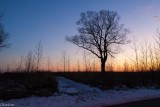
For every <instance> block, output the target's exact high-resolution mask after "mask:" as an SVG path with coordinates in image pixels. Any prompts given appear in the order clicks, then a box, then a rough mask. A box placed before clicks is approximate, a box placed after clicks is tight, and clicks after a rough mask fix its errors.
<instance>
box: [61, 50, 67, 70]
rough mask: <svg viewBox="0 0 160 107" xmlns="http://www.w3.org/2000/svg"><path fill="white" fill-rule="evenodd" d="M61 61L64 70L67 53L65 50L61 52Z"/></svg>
mask: <svg viewBox="0 0 160 107" xmlns="http://www.w3.org/2000/svg"><path fill="white" fill-rule="evenodd" d="M62 61H63V71H64V72H65V71H66V61H67V53H66V51H63V52H62Z"/></svg>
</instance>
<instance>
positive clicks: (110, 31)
mask: <svg viewBox="0 0 160 107" xmlns="http://www.w3.org/2000/svg"><path fill="white" fill-rule="evenodd" d="M119 19H120V16H119V15H118V14H117V12H114V11H108V10H101V11H100V12H95V11H87V12H86V13H81V18H80V19H79V20H78V22H77V25H79V26H80V27H79V29H78V32H79V34H77V35H75V36H71V37H66V40H67V41H69V42H71V43H73V44H75V45H77V46H78V47H81V48H83V49H85V50H87V51H89V52H90V53H92V54H94V55H95V56H97V57H98V58H99V59H100V61H101V72H102V73H104V72H105V63H106V61H107V58H108V55H111V56H113V54H117V53H119V50H118V49H119V48H118V46H119V45H121V44H125V42H126V35H127V34H128V30H127V29H125V28H124V25H123V24H119Z"/></svg>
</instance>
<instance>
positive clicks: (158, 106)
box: [106, 98, 160, 107]
mask: <svg viewBox="0 0 160 107" xmlns="http://www.w3.org/2000/svg"><path fill="white" fill-rule="evenodd" d="M106 107H160V98H156V99H150V100H143V101H136V102H131V103H126V104H120V105H115V106H106Z"/></svg>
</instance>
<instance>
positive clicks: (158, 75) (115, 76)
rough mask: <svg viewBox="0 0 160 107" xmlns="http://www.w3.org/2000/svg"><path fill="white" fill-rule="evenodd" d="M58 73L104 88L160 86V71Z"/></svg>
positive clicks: (58, 74)
mask: <svg viewBox="0 0 160 107" xmlns="http://www.w3.org/2000/svg"><path fill="white" fill-rule="evenodd" d="M56 75H57V76H63V77H66V78H68V79H71V80H74V81H77V82H80V83H84V84H88V85H90V86H92V87H98V88H100V89H104V90H105V89H113V88H116V89H127V88H136V87H155V88H159V87H160V72H106V73H105V74H101V73H100V72H58V73H56Z"/></svg>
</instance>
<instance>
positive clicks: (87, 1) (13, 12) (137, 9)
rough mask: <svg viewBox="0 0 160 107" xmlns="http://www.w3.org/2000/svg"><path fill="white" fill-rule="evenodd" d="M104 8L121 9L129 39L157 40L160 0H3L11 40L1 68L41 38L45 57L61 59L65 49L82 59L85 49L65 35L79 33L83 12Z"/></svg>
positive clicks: (1, 55) (0, 60) (1, 7)
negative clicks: (67, 39) (155, 38)
mask: <svg viewBox="0 0 160 107" xmlns="http://www.w3.org/2000/svg"><path fill="white" fill-rule="evenodd" d="M102 9H106V10H113V11H117V12H118V14H119V15H120V16H121V20H120V23H122V24H124V25H125V27H126V28H128V29H130V31H131V33H130V34H129V35H128V37H129V38H133V36H134V37H136V38H137V40H138V41H144V40H147V41H151V42H153V39H152V38H153V36H154V35H155V32H156V29H157V28H159V29H160V0H0V12H1V13H4V17H3V19H2V23H3V25H4V27H5V30H6V31H7V32H9V39H8V42H9V43H11V47H10V48H7V49H5V50H3V51H1V52H0V67H1V68H6V66H7V64H10V65H12V64H13V61H16V60H18V59H19V58H20V57H21V56H26V54H27V52H28V51H29V50H34V49H35V47H36V44H37V43H38V42H39V41H40V40H41V41H42V44H43V47H44V54H43V56H44V59H45V60H46V58H47V57H50V58H51V60H52V63H53V64H56V63H57V62H60V60H61V56H62V51H66V52H67V53H68V54H69V55H70V56H71V60H72V63H73V62H74V61H76V60H78V59H81V57H82V55H81V54H82V50H81V49H79V48H78V47H76V46H74V45H72V44H70V43H68V42H66V41H65V36H66V35H68V36H70V35H71V36H72V35H74V34H76V33H77V28H78V26H77V25H76V21H77V20H78V19H79V18H80V13H81V12H85V11H87V10H94V11H100V10H102ZM126 49H127V48H126ZM125 51H126V50H125ZM127 54H128V51H127V52H125V54H124V53H123V55H124V56H126V55H127ZM121 58H122V57H121ZM121 58H120V59H121Z"/></svg>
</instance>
